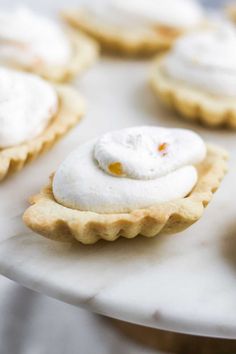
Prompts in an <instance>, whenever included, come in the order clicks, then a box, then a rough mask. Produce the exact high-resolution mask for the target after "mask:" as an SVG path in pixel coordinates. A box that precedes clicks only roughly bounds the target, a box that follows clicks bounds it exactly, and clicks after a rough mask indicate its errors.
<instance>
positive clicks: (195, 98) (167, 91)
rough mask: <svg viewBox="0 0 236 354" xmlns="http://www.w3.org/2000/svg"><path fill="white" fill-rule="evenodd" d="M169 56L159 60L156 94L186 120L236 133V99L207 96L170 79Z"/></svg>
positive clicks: (154, 77)
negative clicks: (165, 65)
mask: <svg viewBox="0 0 236 354" xmlns="http://www.w3.org/2000/svg"><path fill="white" fill-rule="evenodd" d="M164 60H165V56H162V57H161V58H158V59H156V61H155V64H154V70H153V72H152V76H151V82H150V83H151V87H152V89H153V90H154V93H155V94H156V95H157V96H158V97H159V98H160V99H161V100H162V101H163V102H164V103H166V104H167V105H168V106H170V107H171V108H174V109H175V110H176V111H177V112H178V113H180V114H181V115H182V116H183V117H185V118H186V119H188V120H191V121H197V122H200V123H202V124H204V125H206V126H209V127H220V126H226V127H229V128H234V129H236V99H235V98H236V97H235V98H232V97H229V98H228V97H223V96H216V95H212V94H209V93H207V92H206V91H203V90H201V89H198V88H195V87H194V86H190V85H187V84H185V83H183V82H181V81H177V80H175V79H172V78H171V77H169V76H168V75H167V74H166V73H165V72H164V70H163V67H162V62H163V61H164Z"/></svg>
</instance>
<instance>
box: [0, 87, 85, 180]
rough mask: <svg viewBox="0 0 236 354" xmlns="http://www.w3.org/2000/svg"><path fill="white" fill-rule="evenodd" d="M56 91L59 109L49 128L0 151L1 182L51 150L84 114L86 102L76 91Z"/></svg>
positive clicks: (61, 89) (68, 88) (59, 89)
mask: <svg viewBox="0 0 236 354" xmlns="http://www.w3.org/2000/svg"><path fill="white" fill-rule="evenodd" d="M55 89H56V91H57V94H58V99H59V107H58V111H57V113H56V115H55V116H54V117H52V120H51V121H50V123H49V124H48V126H47V128H46V129H45V130H44V131H43V132H42V133H41V134H40V135H39V136H37V137H36V138H34V139H32V140H29V141H27V142H25V143H22V144H19V145H16V146H12V147H8V148H3V149H0V181H1V180H3V179H4V178H6V177H7V176H8V175H10V174H12V173H13V172H16V171H19V170H21V169H22V168H23V167H24V166H25V164H27V163H28V162H30V161H32V160H34V159H35V158H36V157H38V156H39V155H40V154H42V153H43V152H45V151H47V150H49V149H50V148H51V147H52V146H53V145H54V144H55V143H56V142H57V141H58V140H59V139H60V138H62V137H63V136H64V135H65V134H66V133H67V132H68V131H69V130H70V129H71V128H72V127H73V126H74V125H75V124H76V123H78V122H79V120H80V119H81V117H82V115H83V114H84V111H85V104H84V100H83V99H82V98H81V96H80V95H79V94H78V92H77V91H76V90H75V89H73V88H72V87H69V86H66V85H55Z"/></svg>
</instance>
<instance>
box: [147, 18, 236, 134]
mask: <svg viewBox="0 0 236 354" xmlns="http://www.w3.org/2000/svg"><path fill="white" fill-rule="evenodd" d="M151 86H152V88H153V89H154V92H155V94H156V95H157V96H158V98H159V99H160V100H161V101H163V102H165V103H167V104H168V105H169V106H170V107H172V108H174V109H175V110H177V111H178V112H179V113H180V114H181V115H182V116H184V117H185V118H187V119H188V120H192V121H200V122H201V123H203V124H205V125H208V126H210V127H218V126H228V127H230V128H236V103H235V98H236V30H235V28H234V26H232V25H231V24H228V23H227V24H220V25H219V26H217V27H216V28H211V29H207V30H201V31H198V32H194V33H191V34H188V35H186V36H184V37H182V38H180V39H179V40H178V41H177V42H176V43H175V46H174V47H173V48H172V49H171V50H170V51H169V52H168V53H167V54H166V55H164V56H162V57H159V58H157V59H156V61H155V64H154V70H153V72H152V77H151Z"/></svg>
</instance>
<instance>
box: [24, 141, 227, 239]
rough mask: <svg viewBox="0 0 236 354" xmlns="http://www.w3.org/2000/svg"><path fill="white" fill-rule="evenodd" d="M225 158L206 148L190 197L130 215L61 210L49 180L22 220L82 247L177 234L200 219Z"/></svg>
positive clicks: (218, 151)
mask: <svg viewBox="0 0 236 354" xmlns="http://www.w3.org/2000/svg"><path fill="white" fill-rule="evenodd" d="M227 158H228V154H227V153H226V152H225V151H224V150H222V149H221V148H218V147H216V146H212V145H209V146H208V149H207V157H206V159H205V160H204V162H202V163H201V164H200V165H199V179H198V182H197V185H196V186H195V188H194V189H193V191H192V192H191V193H190V194H189V196H187V197H186V198H181V199H177V200H176V201H173V202H168V203H161V204H160V205H159V206H157V207H151V208H146V209H138V210H134V211H133V212H130V213H119V214H99V213H94V212H89V211H79V210H74V209H70V208H67V207H64V206H62V205H61V204H59V203H58V202H56V200H55V199H54V197H53V194H52V178H53V177H51V180H50V183H49V185H48V186H46V187H45V188H43V189H42V190H41V192H40V193H39V194H37V195H35V196H33V197H32V198H31V199H30V203H31V204H32V205H31V206H30V207H29V208H28V209H27V210H26V211H25V213H24V215H23V220H24V222H25V224H26V225H27V226H28V227H29V228H30V229H32V230H33V231H35V232H37V233H39V234H41V235H43V236H45V237H47V238H49V239H52V240H57V241H71V240H73V238H75V239H76V240H77V241H80V242H82V243H84V244H93V243H95V242H97V241H98V240H99V239H103V240H107V241H114V240H116V239H117V238H118V237H120V236H122V237H124V238H134V237H136V236H137V235H139V234H141V235H143V236H146V237H153V236H156V235H157V234H158V233H160V232H162V233H176V232H180V231H183V230H184V229H186V228H187V227H189V226H190V225H192V224H193V223H194V222H196V221H197V220H198V219H200V217H201V216H202V214H203V211H204V208H205V207H206V206H207V204H208V203H209V202H210V201H211V199H212V197H213V193H214V192H215V191H216V190H217V189H218V187H219V185H220V182H221V180H222V179H223V177H224V175H225V173H226V171H227ZM203 171H205V172H203Z"/></svg>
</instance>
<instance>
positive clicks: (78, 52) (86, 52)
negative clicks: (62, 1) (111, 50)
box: [12, 26, 99, 83]
mask: <svg viewBox="0 0 236 354" xmlns="http://www.w3.org/2000/svg"><path fill="white" fill-rule="evenodd" d="M65 32H66V34H67V36H68V39H69V41H70V43H71V46H72V51H73V53H72V58H71V60H70V62H69V63H68V64H67V65H65V66H46V65H40V66H38V67H32V68H31V67H29V68H23V67H22V66H21V65H18V64H17V63H15V64H12V66H13V67H14V68H15V69H18V70H24V71H28V72H32V73H34V74H37V75H39V76H42V77H43V78H44V79H46V80H49V81H52V82H55V83H64V82H68V81H70V80H72V79H73V78H75V77H76V75H79V74H81V73H82V72H83V71H84V70H85V69H87V68H88V67H89V66H91V65H92V64H93V63H94V62H95V61H96V60H97V59H98V56H99V45H98V43H97V42H96V41H95V40H93V39H92V38H90V37H89V36H86V34H84V33H82V32H79V31H76V30H73V29H72V28H69V26H67V28H66V29H65Z"/></svg>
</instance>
